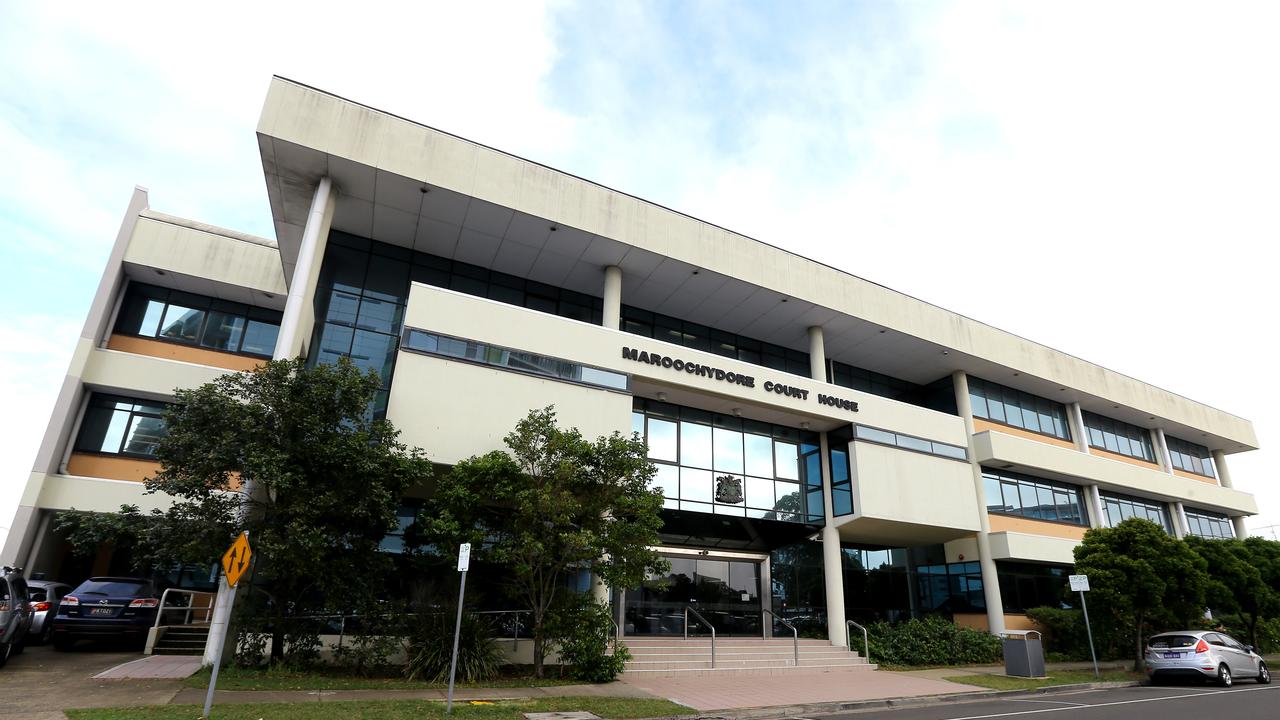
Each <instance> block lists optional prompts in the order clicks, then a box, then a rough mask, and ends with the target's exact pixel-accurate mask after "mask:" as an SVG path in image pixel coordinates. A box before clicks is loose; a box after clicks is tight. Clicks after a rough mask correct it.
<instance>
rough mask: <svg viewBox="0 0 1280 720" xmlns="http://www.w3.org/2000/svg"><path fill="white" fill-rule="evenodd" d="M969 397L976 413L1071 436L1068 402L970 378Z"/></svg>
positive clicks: (1020, 425)
mask: <svg viewBox="0 0 1280 720" xmlns="http://www.w3.org/2000/svg"><path fill="white" fill-rule="evenodd" d="M969 401H970V405H971V407H972V410H973V415H974V417H978V418H982V419H984V420H990V421H992V422H998V423H1003V424H1005V425H1011V426H1013V427H1019V428H1023V429H1025V430H1030V431H1032V432H1038V433H1041V434H1044V435H1050V436H1053V437H1057V438H1061V439H1063V440H1070V439H1071V432H1070V430H1069V429H1068V427H1069V424H1068V423H1067V414H1066V406H1064V405H1062V404H1061V403H1056V402H1053V401H1052V400H1048V399H1046V398H1042V397H1037V396H1035V395H1031V394H1029V393H1024V392H1022V391H1020V390H1014V389H1013V388H1008V387H1004V386H1002V385H997V384H995V383H991V382H987V381H985V380H982V379H981V378H975V377H971V378H969Z"/></svg>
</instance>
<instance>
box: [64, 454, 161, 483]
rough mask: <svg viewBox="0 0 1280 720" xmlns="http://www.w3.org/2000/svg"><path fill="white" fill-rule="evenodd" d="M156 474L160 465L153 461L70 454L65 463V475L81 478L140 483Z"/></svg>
mask: <svg viewBox="0 0 1280 720" xmlns="http://www.w3.org/2000/svg"><path fill="white" fill-rule="evenodd" d="M157 472H160V463H158V462H155V461H154V460H139V459H137V458H131V457H122V456H119V455H94V454H92V453H72V455H71V459H70V460H68V461H67V473H68V474H70V475H79V476H81V477H96V478H110V479H112V480H130V481H132V482H142V481H143V480H146V479H147V478H149V477H151V476H152V475H155V474H156V473H157Z"/></svg>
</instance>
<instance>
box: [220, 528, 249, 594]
mask: <svg viewBox="0 0 1280 720" xmlns="http://www.w3.org/2000/svg"><path fill="white" fill-rule="evenodd" d="M251 557H253V550H252V549H250V548H249V536H248V534H246V533H240V537H238V538H236V541H235V542H233V543H231V547H230V548H228V549H227V554H225V555H223V556H222V572H223V573H224V574H226V576H227V585H228V586H230V587H235V586H236V583H238V582H240V578H241V577H242V576H243V575H244V572H245V571H246V570H248V569H249V558H251Z"/></svg>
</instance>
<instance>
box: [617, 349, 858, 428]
mask: <svg viewBox="0 0 1280 720" xmlns="http://www.w3.org/2000/svg"><path fill="white" fill-rule="evenodd" d="M622 357H623V359H624V360H632V361H634V362H642V363H645V364H646V365H659V366H661V367H664V368H669V369H671V370H675V371H676V372H686V373H689V374H690V375H697V376H699V377H705V378H710V379H712V380H719V381H720V382H727V383H731V384H734V385H742V386H744V387H749V388H753V387H755V386H756V379H755V377H754V376H752V375H744V374H742V373H735V372H730V371H727V370H721V369H720V368H716V367H712V366H710V365H703V364H701V363H696V362H692V361H686V360H681V359H680V358H673V357H671V356H670V355H663V354H661V353H651V352H646V351H644V350H639V349H636V348H630V347H625V346H624V347H623V348H622ZM764 389H765V392H771V393H775V394H777V395H783V396H785V397H793V398H796V399H798V400H808V399H809V391H808V390H807V389H805V388H801V387H796V386H795V385H787V384H785V383H777V382H773V381H772V380H766V381H765V382H764ZM817 400H818V403H819V404H822V405H827V406H829V407H834V408H840V409H841V410H848V411H849V412H858V403H857V402H855V401H853V400H846V399H844V398H840V397H836V396H834V395H827V394H825V393H818V396H817Z"/></svg>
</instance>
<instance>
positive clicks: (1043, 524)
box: [987, 513, 1089, 541]
mask: <svg viewBox="0 0 1280 720" xmlns="http://www.w3.org/2000/svg"><path fill="white" fill-rule="evenodd" d="M987 519H988V520H989V521H990V522H991V532H1017V533H1025V534H1027V535H1046V536H1048V537H1057V538H1066V539H1068V540H1076V541H1079V540H1083V539H1084V534H1085V531H1086V530H1088V529H1089V528H1087V527H1082V526H1080V525H1064V524H1063V523H1056V522H1048V521H1045V520H1032V519H1030V518H1021V517H1010V516H1008V515H997V514H995V513H988V514H987Z"/></svg>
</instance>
